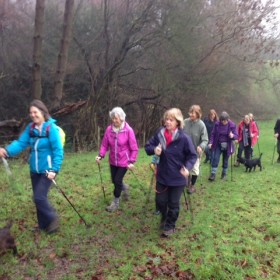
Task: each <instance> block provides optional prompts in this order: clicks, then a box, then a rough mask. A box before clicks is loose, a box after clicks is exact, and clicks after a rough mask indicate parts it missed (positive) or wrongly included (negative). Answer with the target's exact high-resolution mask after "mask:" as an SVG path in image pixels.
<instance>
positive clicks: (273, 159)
mask: <svg viewBox="0 0 280 280" xmlns="http://www.w3.org/2000/svg"><path fill="white" fill-rule="evenodd" d="M276 145H277V139H275V144H274V149H273V155H272V164H274V155H275V150H276Z"/></svg>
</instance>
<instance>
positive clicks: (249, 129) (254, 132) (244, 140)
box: [234, 115, 259, 166]
mask: <svg viewBox="0 0 280 280" xmlns="http://www.w3.org/2000/svg"><path fill="white" fill-rule="evenodd" d="M258 135H259V131H258V128H257V125H256V123H255V122H254V121H250V117H249V115H245V116H244V118H243V120H242V121H241V122H240V123H239V125H238V152H237V160H236V163H235V164H234V166H239V164H240V163H239V159H240V158H241V156H242V152H243V150H244V153H245V158H246V159H251V158H252V149H253V147H254V145H255V144H256V143H257V141H258Z"/></svg>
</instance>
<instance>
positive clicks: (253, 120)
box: [248, 113, 261, 157]
mask: <svg viewBox="0 0 280 280" xmlns="http://www.w3.org/2000/svg"><path fill="white" fill-rule="evenodd" d="M248 116H249V118H250V123H254V125H256V127H257V130H258V136H257V138H258V139H257V144H258V150H259V154H260V153H261V152H260V147H259V138H260V128H259V125H258V123H257V121H256V120H255V117H254V115H253V114H252V113H248ZM253 156H254V149H253V147H252V148H251V157H253Z"/></svg>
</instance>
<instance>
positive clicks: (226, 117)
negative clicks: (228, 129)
mask: <svg viewBox="0 0 280 280" xmlns="http://www.w3.org/2000/svg"><path fill="white" fill-rule="evenodd" d="M228 120H229V114H228V113H227V112H225V111H224V112H222V114H221V115H220V121H228Z"/></svg>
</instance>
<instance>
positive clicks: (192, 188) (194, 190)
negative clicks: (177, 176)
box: [187, 185, 196, 194]
mask: <svg viewBox="0 0 280 280" xmlns="http://www.w3.org/2000/svg"><path fill="white" fill-rule="evenodd" d="M187 192H188V194H192V193H195V192H196V188H195V186H193V185H190V186H189V187H188V189H187Z"/></svg>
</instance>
